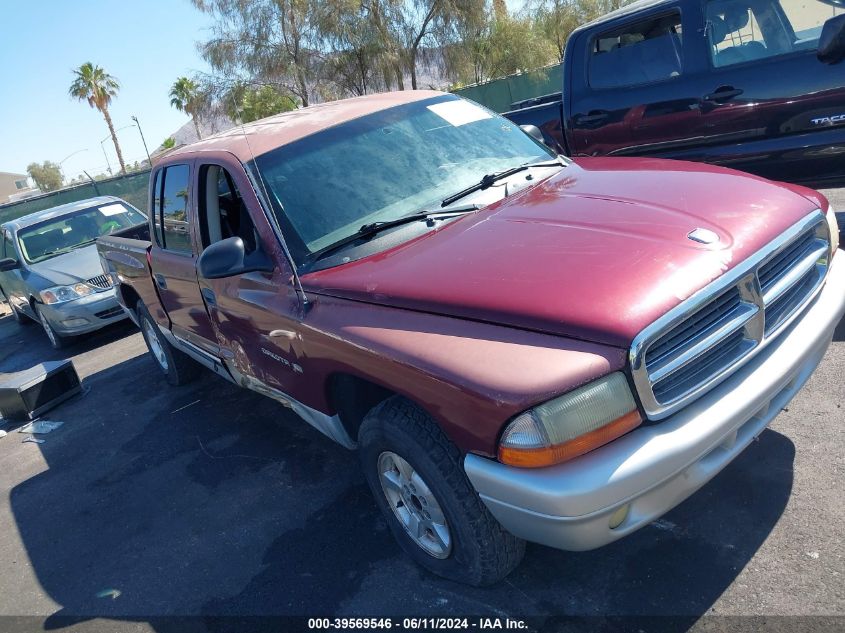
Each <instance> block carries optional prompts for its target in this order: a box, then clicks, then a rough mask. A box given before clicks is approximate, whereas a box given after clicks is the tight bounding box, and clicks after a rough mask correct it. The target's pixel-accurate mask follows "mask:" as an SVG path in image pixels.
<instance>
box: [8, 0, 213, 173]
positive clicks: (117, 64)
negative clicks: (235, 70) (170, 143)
mask: <svg viewBox="0 0 845 633" xmlns="http://www.w3.org/2000/svg"><path fill="white" fill-rule="evenodd" d="M3 4H4V7H3V23H2V26H0V68H3V70H4V73H3V74H4V77H3V82H2V89H0V171H11V172H18V173H23V172H25V171H26V166H27V165H28V164H29V163H31V162H33V161H38V162H41V161H43V160H52V161H54V162H59V161H61V160H62V159H64V158H65V157H66V156H68V155H69V154H72V153H73V152H76V151H77V150H82V149H85V150H87V151H84V152H80V153H79V154H76V155H74V156H72V157H71V158H68V159H67V161H65V162H64V163H63V165H62V171H63V172H64V174H65V175H66V176H68V177H72V176H75V175H77V174H78V173H79V172H80V171H81V170H82V169H87V170H88V171H89V172H90V173H91V174H92V175H94V174H95V173H100V172H103V171H105V168H106V159H105V157H104V156H103V150H102V148H101V145H100V140H101V139H103V138H105V137H106V136H108V128H107V127H106V123H105V121H104V120H103V117H102V115H101V114H100V113H99V112H98V111H97V110H96V109H91V108H89V107H88V104H87V103H86V102H79V101H76V100H71V99H70V98H69V97H68V94H67V91H68V87H69V86H70V83H71V81H72V79H73V78H72V75H71V69H72V68H73V67H75V66H76V67H78V66H79V65H80V64H82V63H83V62H86V61H91V62H93V63H95V64H99V65H100V66H102V67H103V68H105V69H106V70H107V71H108V72H109V73H111V74H112V75H114V76H115V77H117V78H118V80H120V83H121V91H120V94H119V95H118V97H117V98H116V99H115V100H113V102H112V106H111V108H110V110H111V115H112V119H113V121H114V125H115V128H121V127H123V126H127V125H132V123H133V122H132V120H131V119H130V117H131V116H132V115H135V116H137V117H138V119H139V120H140V122H141V127H142V128H143V131H144V136H145V137H146V139H147V145H148V146H149V148H150V151H152V150H153V149H154V148H155V147H158V145H159V144H160V143H161V142H162V141H163V140H164V139H165V138H166V137H167V136H168V135H169V134H171V133H172V132H174V131H175V130H177V129H178V128H179V127H180V126H181V125H183V124H184V123H186V122H187V121H188V120H189V119H188V117H187V116H186V115H184V114H182V113H181V112H178V111H177V110H175V109H174V108H172V107H171V106H170V99H169V97H168V92H169V89H170V85H171V84H172V83H173V81H174V80H175V79H176V78H177V77H179V76H180V75H189V74H191V73H192V72H193V71H196V70H208V68H207V66H206V64H205V62H204V61H203V60H202V59H201V58H200V56H199V54H198V53H197V51H196V42H197V41H198V40H201V39H204V37H205V35H206V34H207V30H208V28H209V25H210V23H209V20H208V17H207V16H205V15H203V14H201V13H200V12H199V11H197V10H196V9H195V8H194V7H193V5H191V3H190V2H189V0H146V1H145V2H138V3H128V4H127V3H120V2H115V1H114V0H111V1H109V2H106V1H103V0H77V1H76V2H66V1H64V0H54V1H51V2H44V1H38V0H35V1H32V2H23V1H22V0H12V1H10V2H4V3H3ZM117 135H118V140H119V141H120V144H121V149H122V150H123V154H124V158H125V159H127V160H128V161H135V160H141V159H142V158H144V156H145V154H144V147H143V145H142V144H141V138H140V136H139V134H138V130H137V128H135V127H130V128H128V129H125V130H120V131H119V132H118V133H117ZM103 145H104V146H105V149H106V151H107V152H108V157H109V158H108V159H109V161H111V164H112V169H114V168H115V166H116V165H117V159H116V157H115V153H114V147H113V145H112V144H111V141H110V140H109V141H107V142H106V143H104V144H103Z"/></svg>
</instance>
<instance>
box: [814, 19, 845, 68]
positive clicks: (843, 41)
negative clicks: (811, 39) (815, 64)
mask: <svg viewBox="0 0 845 633" xmlns="http://www.w3.org/2000/svg"><path fill="white" fill-rule="evenodd" d="M816 57H818V58H819V61H820V62H823V63H825V64H838V63H839V62H841V61H842V60H843V59H845V15H837V16H836V17H835V18H830V19H829V20H828V21H827V22H825V23H824V27H823V28H822V34H821V37H819V49H818V51H816Z"/></svg>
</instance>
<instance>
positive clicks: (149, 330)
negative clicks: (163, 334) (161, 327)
mask: <svg viewBox="0 0 845 633" xmlns="http://www.w3.org/2000/svg"><path fill="white" fill-rule="evenodd" d="M144 334H145V337H144V338H145V339H146V340H147V345H149V347H150V353H151V354H152V356H153V358H155V359H156V362H157V363H158V365H159V367H161V369H162V371H163V372H164V373H165V374H166V373H167V368H168V365H167V354H165V353H164V347H163V345H162V342H161V340H160V339H159V336H160V335H159V333H158V331H157V330H156V327H155V326H154V325H153V324H152V322H151V321H149V320H147V319H144Z"/></svg>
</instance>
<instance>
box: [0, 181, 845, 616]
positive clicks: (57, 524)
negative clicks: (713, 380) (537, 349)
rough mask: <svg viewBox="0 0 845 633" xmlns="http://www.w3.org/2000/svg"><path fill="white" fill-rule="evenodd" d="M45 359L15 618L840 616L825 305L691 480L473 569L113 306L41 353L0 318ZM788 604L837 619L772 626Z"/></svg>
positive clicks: (12, 456) (0, 606)
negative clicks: (172, 373) (762, 400)
mask: <svg viewBox="0 0 845 633" xmlns="http://www.w3.org/2000/svg"><path fill="white" fill-rule="evenodd" d="M837 195H838V194H837ZM837 204H838V208H840V209H845V200H841V201H839V202H837ZM58 358H72V359H73V361H74V364H75V366H76V369H77V371H78V372H79V374H80V376H81V377H82V379H83V382H84V385H85V387H86V393H85V395H83V396H77V397H75V398H73V399H72V400H69V401H68V402H66V403H64V404H62V405H60V406H59V407H58V408H56V409H54V410H53V411H50V412H49V413H48V414H46V415H45V418H46V419H50V420H58V421H62V422H64V425H63V426H62V427H61V428H59V429H58V430H56V431H54V432H52V433H51V434H49V435H45V436H43V439H44V440H45V442H44V443H43V444H34V443H23V442H22V440H23V439H24V438H25V437H26V436H25V435H23V434H20V433H17V432H14V430H13V429H14V425H12V424H6V425H4V426H3V427H0V428H4V429H6V430H7V431H8V432H9V433H8V435H7V436H6V437H3V438H0V488H2V490H3V492H4V495H5V496H4V498H3V503H2V504H1V505H0V569H2V574H0V615H6V616H30V617H32V616H35V617H36V619H27V620H23V622H24V623H25V624H26V626H29V625H32V624H33V623H35V624H36V625H37V626H38V628H40V627H42V626H43V627H45V628H58V627H62V626H64V625H66V624H70V625H72V626H73V627H74V628H80V629H84V628H98V627H99V628H100V629H101V630H114V629H115V627H116V625H117V624H119V625H120V626H121V627H124V628H127V629H128V630H149V629H161V628H163V627H162V626H160V623H161V620H159V619H158V618H159V617H161V616H183V615H184V616H195V615H203V616H221V615H222V616H229V615H234V616H247V615H248V616H252V615H259V616H264V615H285V614H297V615H312V616H334V615H362V616H364V615H366V616H374V615H396V616H402V615H411V614H413V615H442V616H452V615H470V614H474V615H484V616H500V617H504V616H506V615H507V616H514V617H524V616H536V617H537V618H538V619H537V620H535V622H540V623H544V622H545V625H546V626H548V627H550V628H553V627H554V626H555V622H556V621H555V619H554V618H556V617H559V616H588V617H589V616H627V615H644V616H666V615H668V616H681V618H682V619H680V620H673V621H672V622H673V624H672V626H674V627H675V628H677V629H678V630H685V629H686V628H689V627H690V626H693V625H695V624H696V622H697V621H699V618H701V616H708V617H707V618H705V619H703V620H700V621H699V623H698V625H699V626H700V625H702V623H704V622H706V621H707V620H708V618H709V617H710V616H714V615H721V616H729V615H762V616H836V615H840V616H841V615H843V614H845V545H843V533H845V532H844V531H843V522H845V503H843V501H845V493H844V492H843V490H845V488H843V483H845V482H843V477H845V408H843V395H845V386H843V376H845V321H843V323H842V324H840V326H839V328H838V330H837V333H836V336H835V341H834V343H833V345H832V347H831V348H830V350H829V352H828V353H827V355H826V357H825V359H824V360H823V362H822V364H821V366H820V367H819V369H818V371H817V372H816V374H815V375H814V376H813V377H812V378H811V380H810V382H809V383H808V384H807V385H806V386H805V388H804V389H803V391H802V392H801V393H800V394H799V395H798V397H797V398H796V399H795V400H794V401H793V402H792V403H791V404H790V405H789V406H788V407H787V409H786V410H785V411H784V412H783V413H782V414H781V415H780V416H779V417H778V418H777V419H776V420H775V421H774V423H773V424H772V426H771V428H770V429H769V430H767V431H765V432H764V433H763V434H762V435H761V436H760V438H759V441H757V442H755V443H754V444H752V446H751V447H749V449H748V450H747V451H745V453H743V454H742V455H741V456H740V457H739V458H738V459H737V460H736V461H735V462H734V463H733V464H731V465H730V466H729V467H728V468H727V469H726V470H725V471H723V472H722V473H721V474H720V475H719V476H717V477H716V479H714V480H713V481H712V482H711V483H710V484H708V485H707V486H706V487H705V488H703V489H702V490H701V491H700V492H699V493H697V494H696V495H694V496H693V497H692V498H690V499H689V500H687V501H686V502H685V503H683V504H682V505H681V506H679V507H678V508H676V509H675V510H674V511H672V512H670V513H669V514H668V515H666V516H665V517H663V518H662V519H660V520H659V521H657V522H655V523H654V524H652V525H651V526H649V527H647V528H645V529H643V530H641V531H640V532H638V533H636V534H634V535H632V536H630V537H628V538H626V539H623V540H622V541H619V542H617V543H615V544H613V545H611V546H608V547H606V548H603V549H601V550H597V551H593V552H582V553H567V552H560V551H555V550H551V549H548V548H545V547H541V546H533V545H529V547H528V552H527V555H526V559H525V562H524V563H523V564H522V565H521V566H520V567H519V568H518V569H517V570H516V572H515V573H513V574H512V575H511V576H510V577H508V579H507V580H505V581H504V582H502V583H500V584H498V585H496V586H494V587H491V588H485V589H477V588H469V587H465V586H461V585H457V584H454V583H451V582H448V581H445V580H442V579H439V578H436V577H433V576H431V575H429V574H428V573H426V572H424V571H422V570H421V569H420V568H418V567H416V566H415V565H414V564H413V563H411V562H410V561H409V559H408V558H406V557H405V556H404V555H403V554H402V553H401V551H400V550H399V548H398V546H397V545H396V544H395V543H394V541H393V539H392V537H391V536H390V533H389V531H388V530H387V526H386V524H385V523H384V521H383V520H382V519H381V518H380V516H379V515H378V513H377V509H376V506H375V504H374V503H373V501H372V500H371V498H370V494H369V491H368V490H367V488H366V485H365V482H364V479H363V477H362V475H361V473H360V471H359V468H358V462H357V455H356V454H355V453H353V452H349V451H347V450H345V449H343V448H341V447H339V446H337V445H335V444H334V443H332V442H331V441H330V440H328V439H326V438H324V437H323V436H322V435H320V434H319V433H318V432H317V431H314V430H312V429H311V428H310V427H309V426H308V425H307V424H305V423H304V422H302V421H301V420H299V419H298V418H297V417H296V416H295V415H294V414H292V413H291V412H290V411H288V410H287V409H285V408H283V407H282V406H281V405H279V404H277V403H275V402H273V401H271V400H269V399H266V398H264V397H262V396H259V395H256V394H253V393H251V392H248V391H245V390H241V389H238V388H236V387H234V386H232V385H230V384H228V383H226V382H224V381H223V380H221V379H219V378H217V377H215V376H214V375H212V374H211V373H208V372H207V373H204V374H203V376H202V377H201V378H200V379H199V380H198V381H196V382H195V383H192V384H191V385H189V386H185V387H180V388H175V387H171V386H169V385H167V384H166V383H165V382H164V380H163V379H162V377H161V376H160V375H159V371H158V369H157V367H156V366H155V364H154V361H153V360H152V359H151V358H150V357H149V356H148V355H147V354H146V348H145V346H144V343H143V339H142V338H141V335H140V334H139V333H138V332H137V331H136V330H135V328H134V326H132V325H131V323H129V322H126V323H125V325H118V326H115V327H112V328H110V329H108V330H106V331H103V332H101V333H99V334H97V335H94V336H91V337H88V338H86V339H84V340H83V341H81V342H79V343H77V344H76V345H74V346H72V347H70V348H69V349H67V350H64V351H63V352H56V351H53V350H52V349H51V348H50V347H49V345H48V344H47V340H46V337H45V336H44V334H43V332H42V331H41V329H40V328H39V327H38V326H36V325H34V324H33V325H31V326H25V327H21V326H19V325H17V324H15V323H14V322H13V321H12V319H11V317H10V316H8V315H6V316H3V317H2V318H0V372H3V373H8V372H14V371H18V370H21V369H25V368H28V367H31V366H33V365H35V364H38V363H39V362H43V361H45V360H51V359H58ZM104 619H105V620H104ZM115 620H116V622H115ZM799 621H800V622H804V623H811V624H812V626H816V625H818V626H819V627H822V628H824V630H828V628H829V627H831V626H838V625H839V624H845V620H838V621H837V620H831V619H829V618H827V619H825V618H821V619H804V620H784V622H785V623H788V624H786V625H785V626H786V628H785V629H784V630H788V629H790V628H793V626H794V625H795V623H796V622H799ZM8 622H11V620H9V621H7V623H8ZM103 627H105V628H103ZM609 630H622V629H621V628H619V629H616V628H612V627H611V629H609Z"/></svg>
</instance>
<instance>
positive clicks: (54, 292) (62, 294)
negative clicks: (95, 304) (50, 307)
mask: <svg viewBox="0 0 845 633" xmlns="http://www.w3.org/2000/svg"><path fill="white" fill-rule="evenodd" d="M93 292H94V289H93V288H92V287H91V286H89V285H88V284H83V283H79V284H73V285H72V286H53V287H52V288H47V290H42V291H41V301H43V302H44V303H47V304H53V303H66V302H68V301H73V300H74V299H81V298H82V297H85V296H87V295H90V294H92V293H93Z"/></svg>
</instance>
